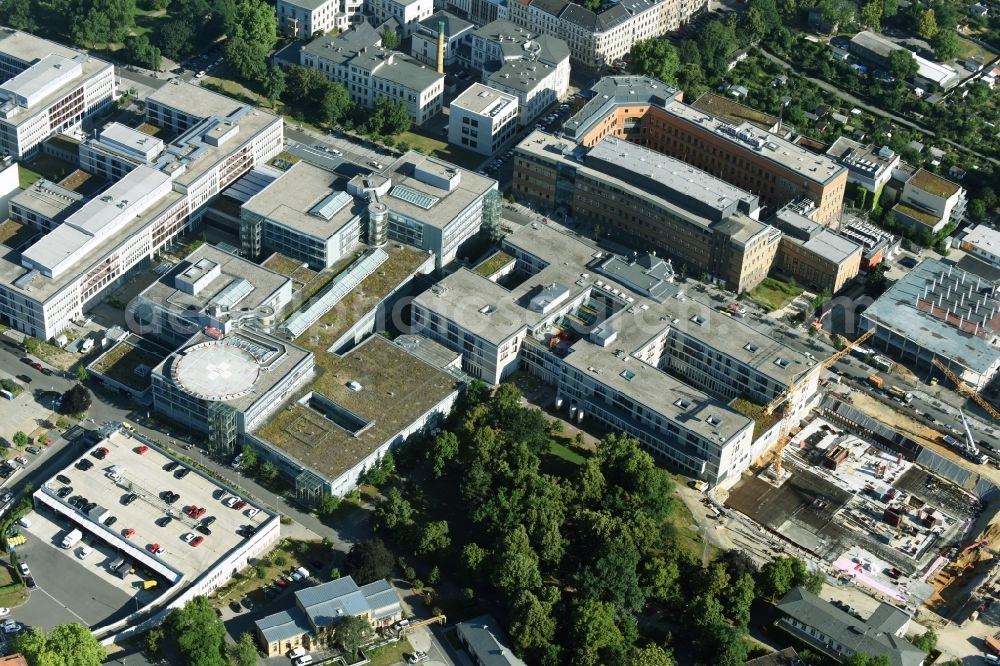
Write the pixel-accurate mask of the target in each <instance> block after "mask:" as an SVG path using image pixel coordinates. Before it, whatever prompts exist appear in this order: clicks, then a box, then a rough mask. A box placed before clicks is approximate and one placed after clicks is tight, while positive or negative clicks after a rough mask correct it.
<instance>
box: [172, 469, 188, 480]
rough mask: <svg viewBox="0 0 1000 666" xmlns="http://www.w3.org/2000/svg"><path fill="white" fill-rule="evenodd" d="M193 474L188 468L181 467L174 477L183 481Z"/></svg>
mask: <svg viewBox="0 0 1000 666" xmlns="http://www.w3.org/2000/svg"><path fill="white" fill-rule="evenodd" d="M190 473H191V470H190V469H188V468H187V467H181V468H180V469H179V470H177V471H176V472H174V476H175V477H176V478H178V479H183V478H184V477H185V476H187V475H188V474H190Z"/></svg>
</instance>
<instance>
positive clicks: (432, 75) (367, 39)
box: [299, 23, 444, 125]
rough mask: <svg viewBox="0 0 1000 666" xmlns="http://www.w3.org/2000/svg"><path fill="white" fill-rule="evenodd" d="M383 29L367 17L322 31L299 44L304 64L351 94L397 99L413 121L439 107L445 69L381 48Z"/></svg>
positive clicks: (358, 98)
mask: <svg viewBox="0 0 1000 666" xmlns="http://www.w3.org/2000/svg"><path fill="white" fill-rule="evenodd" d="M381 42H382V38H381V35H380V34H379V33H378V32H377V31H376V30H375V29H374V28H373V27H372V26H371V25H370V24H368V23H361V24H358V25H357V26H356V27H355V28H353V29H352V30H350V31H348V32H346V33H343V34H341V35H338V36H336V37H321V38H319V39H317V40H315V41H313V42H312V43H311V44H309V45H307V46H306V47H304V48H303V49H302V51H301V52H300V56H299V62H300V64H301V65H302V66H303V67H312V68H314V69H318V70H320V71H321V72H323V73H324V74H326V76H327V78H330V79H332V80H334V81H337V82H338V83H340V84H342V85H343V86H344V88H346V89H347V92H348V94H349V95H350V96H351V99H352V100H353V101H354V102H356V103H357V104H360V105H361V106H364V107H368V108H370V107H372V106H374V105H375V102H377V101H378V100H379V99H380V98H382V97H388V98H390V99H394V100H399V101H401V102H403V104H405V105H406V109H407V111H408V112H409V114H410V117H411V118H412V119H413V122H414V123H415V124H417V125H422V124H423V123H425V122H426V121H427V120H429V119H430V118H431V117H433V116H435V115H437V114H438V113H439V112H440V111H441V106H442V103H443V97H444V74H438V73H437V72H436V71H435V70H434V68H433V67H428V66H427V65H424V64H423V63H421V62H419V61H417V60H415V59H413V58H411V57H410V56H408V55H405V54H403V53H397V52H395V51H386V50H384V49H382V48H381V46H380V45H381Z"/></svg>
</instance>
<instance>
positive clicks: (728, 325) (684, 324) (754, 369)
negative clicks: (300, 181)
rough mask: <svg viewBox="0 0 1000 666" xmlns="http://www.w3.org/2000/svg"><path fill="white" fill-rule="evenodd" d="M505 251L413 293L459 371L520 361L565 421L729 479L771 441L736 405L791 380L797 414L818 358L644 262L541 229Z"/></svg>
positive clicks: (496, 374)
mask: <svg viewBox="0 0 1000 666" xmlns="http://www.w3.org/2000/svg"><path fill="white" fill-rule="evenodd" d="M502 249H503V251H504V252H506V253H507V254H509V255H511V256H512V257H514V259H515V263H514V265H513V266H512V267H511V268H510V270H509V271H507V272H506V273H505V274H504V275H503V276H492V279H491V278H490V277H486V276H484V275H480V274H479V273H476V272H473V271H470V270H467V269H462V270H459V271H456V272H455V273H452V274H451V275H449V276H447V277H445V278H444V279H443V280H442V281H441V282H439V283H438V284H437V285H435V286H434V287H432V288H431V289H430V290H428V291H426V292H424V293H422V294H420V295H419V296H417V297H416V298H415V299H414V301H413V306H412V307H413V328H414V330H415V331H416V332H418V333H420V334H422V335H425V336H427V337H430V338H432V339H434V340H437V341H438V342H440V343H441V344H443V345H445V346H447V347H449V348H451V349H453V350H455V351H457V352H460V353H461V354H462V364H463V369H464V370H465V371H466V372H468V373H469V374H470V375H472V376H474V377H479V378H482V379H483V380H484V381H487V382H489V383H497V382H499V381H501V380H502V379H503V378H505V377H507V376H509V375H510V373H512V372H513V371H514V370H516V369H517V368H522V369H525V370H527V371H528V372H530V373H531V374H534V375H536V376H538V377H539V378H541V379H542V380H543V381H546V382H548V383H550V384H552V385H553V386H555V387H556V389H555V390H556V404H557V405H559V406H560V407H561V408H567V409H570V414H571V418H578V419H583V418H588V419H589V418H593V419H596V420H597V421H599V422H601V423H602V424H604V425H605V426H607V427H609V428H612V429H614V430H622V431H625V432H627V433H629V434H631V435H633V436H635V437H637V438H638V439H639V440H640V441H641V442H642V443H643V444H644V445H645V446H646V447H648V448H649V449H650V450H651V451H652V452H653V453H654V454H655V455H656V456H657V457H658V458H659V459H660V460H662V461H663V462H665V463H666V464H667V465H669V466H671V467H672V468H674V469H677V470H680V471H682V472H683V473H685V474H689V475H692V476H695V477H697V478H700V479H704V480H706V481H708V482H709V483H711V484H713V485H715V484H721V485H724V486H726V487H728V486H730V485H732V484H733V483H735V482H736V480H737V479H738V478H739V476H740V473H741V472H742V470H744V469H746V467H747V466H748V465H749V464H750V462H751V461H752V460H754V459H756V458H757V457H758V456H759V455H760V454H761V453H762V452H763V450H765V449H766V448H767V447H768V446H769V445H770V444H771V443H773V441H774V440H773V439H772V438H770V437H769V436H767V435H761V436H760V437H758V438H757V439H756V440H755V439H754V437H753V434H754V433H753V431H754V426H753V422H752V421H751V420H750V419H749V418H748V417H746V416H744V415H743V414H742V413H740V412H739V411H737V410H736V409H734V408H733V407H732V406H731V403H732V401H733V400H734V399H736V398H743V399H746V400H749V401H751V402H755V403H757V404H761V405H764V404H768V403H770V402H771V401H773V400H774V399H775V398H776V397H777V396H778V395H780V394H781V393H782V392H783V391H785V389H786V388H787V387H788V386H789V385H790V384H793V383H794V384H797V385H798V386H800V387H801V388H799V389H797V390H796V391H794V392H793V395H792V396H791V397H790V398H788V409H787V412H786V418H789V419H793V420H795V421H796V422H797V420H798V419H800V418H801V417H802V415H803V414H804V413H805V411H806V409H805V405H806V404H807V403H808V401H809V399H810V398H811V396H812V395H813V394H814V392H815V390H816V385H817V378H818V370H819V366H818V365H817V364H816V363H815V361H812V360H810V359H808V358H807V357H805V356H804V355H803V354H801V353H799V352H797V351H794V350H792V349H791V348H788V347H786V346H785V345H783V344H781V343H779V342H776V341H775V340H773V339H772V338H771V337H768V336H766V335H764V334H762V333H760V332H758V331H756V330H755V329H753V328H751V327H749V326H746V325H744V324H742V323H740V322H739V321H737V320H735V319H733V318H731V317H728V316H725V315H723V314H721V313H719V312H717V311H715V310H713V309H711V308H710V307H707V306H704V305H702V304H700V303H698V302H696V301H693V300H691V299H689V298H687V297H686V296H685V295H684V293H683V288H681V287H680V286H678V285H673V284H671V283H670V282H669V277H670V274H671V271H669V270H664V267H663V266H662V265H661V263H660V262H657V261H655V259H653V258H651V257H648V256H647V257H643V258H642V260H639V259H638V258H637V259H635V260H631V259H623V258H614V257H613V256H608V255H606V254H605V253H603V252H602V251H600V250H598V249H597V248H596V247H594V246H592V245H589V244H588V243H585V242H583V241H582V240H580V239H578V238H576V237H571V236H568V235H565V234H563V233H562V232H560V231H558V230H556V229H554V228H550V227H548V226H545V225H542V224H538V223H536V224H532V225H526V226H523V227H520V228H518V229H517V230H516V231H514V232H513V233H511V234H509V235H508V236H506V237H505V239H504V241H503V245H502ZM609 260H614V263H615V264H616V265H615V266H609ZM507 285H509V288H508V286H507ZM723 367H725V368H726V370H725V371H720V370H719V368H723ZM798 382H801V384H798Z"/></svg>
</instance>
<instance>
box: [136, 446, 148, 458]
mask: <svg viewBox="0 0 1000 666" xmlns="http://www.w3.org/2000/svg"><path fill="white" fill-rule="evenodd" d="M146 451H149V447H148V446H146V445H145V444H143V445H142V446H140V447H137V448H136V450H135V452H136V453H138V454H139V455H140V456H141V455H142V454H144V453H145V452H146Z"/></svg>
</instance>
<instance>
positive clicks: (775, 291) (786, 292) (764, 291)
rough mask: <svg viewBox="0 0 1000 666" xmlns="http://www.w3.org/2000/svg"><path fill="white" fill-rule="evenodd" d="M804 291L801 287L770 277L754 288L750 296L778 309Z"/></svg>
mask: <svg viewBox="0 0 1000 666" xmlns="http://www.w3.org/2000/svg"><path fill="white" fill-rule="evenodd" d="M802 292H803V289H802V288H801V287H797V286H795V285H793V284H789V283H788V282H782V281H781V280H778V279H776V278H770V277H769V278H764V281H763V282H761V283H760V284H759V285H757V286H756V287H754V288H753V290H752V291H751V292H750V298H752V299H754V300H755V301H757V302H759V303H761V304H762V305H764V306H765V307H767V308H769V309H771V310H777V309H779V308H782V307H784V306H785V304H787V303H788V302H789V301H791V300H792V299H793V298H795V297H796V296H798V295H799V294H801V293H802Z"/></svg>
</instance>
